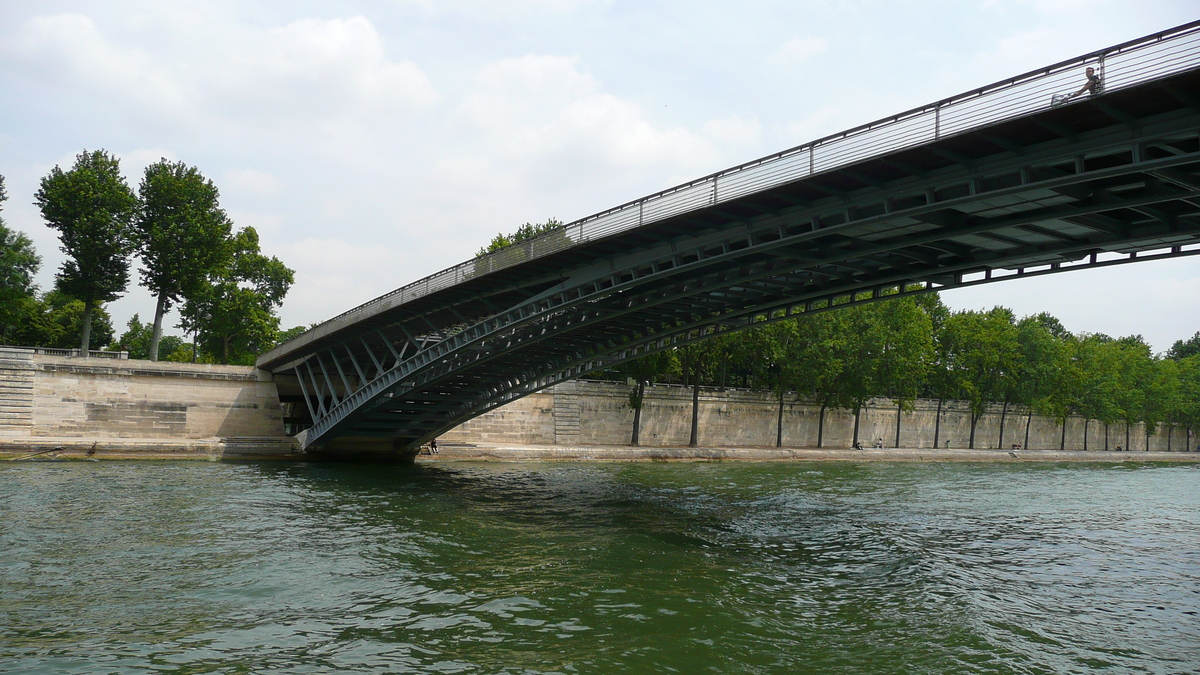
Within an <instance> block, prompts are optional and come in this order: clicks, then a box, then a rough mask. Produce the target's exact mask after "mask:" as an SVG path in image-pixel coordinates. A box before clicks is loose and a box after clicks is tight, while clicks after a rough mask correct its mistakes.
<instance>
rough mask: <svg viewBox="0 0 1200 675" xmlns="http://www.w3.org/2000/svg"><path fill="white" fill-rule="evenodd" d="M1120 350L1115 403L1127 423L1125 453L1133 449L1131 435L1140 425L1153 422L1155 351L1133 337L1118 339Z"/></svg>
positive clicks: (1138, 337)
mask: <svg viewBox="0 0 1200 675" xmlns="http://www.w3.org/2000/svg"><path fill="white" fill-rule="evenodd" d="M1113 348H1115V349H1116V350H1117V387H1116V391H1115V393H1114V400H1115V402H1116V407H1117V410H1118V412H1119V415H1120V419H1121V421H1122V422H1124V423H1125V450H1131V449H1132V448H1131V447H1130V438H1129V432H1130V429H1131V428H1132V427H1133V426H1135V425H1136V424H1137V423H1138V422H1147V426H1149V422H1150V421H1151V417H1152V416H1153V415H1152V414H1151V410H1150V406H1151V405H1152V404H1151V402H1150V400H1149V395H1150V394H1151V392H1152V387H1153V382H1152V380H1153V378H1154V372H1153V370H1152V369H1153V360H1154V357H1153V352H1152V351H1151V349H1150V345H1148V344H1146V343H1145V341H1144V340H1142V336H1140V335H1133V336H1129V337H1123V338H1120V339H1118V340H1115V341H1114V343H1113Z"/></svg>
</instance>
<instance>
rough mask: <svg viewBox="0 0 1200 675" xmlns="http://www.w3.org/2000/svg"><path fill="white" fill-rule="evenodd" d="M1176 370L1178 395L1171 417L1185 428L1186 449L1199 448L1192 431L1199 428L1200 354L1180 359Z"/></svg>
mask: <svg viewBox="0 0 1200 675" xmlns="http://www.w3.org/2000/svg"><path fill="white" fill-rule="evenodd" d="M1176 372H1177V375H1178V377H1179V397H1178V399H1177V403H1176V406H1175V410H1174V412H1173V414H1172V415H1171V419H1172V420H1173V421H1174V422H1175V423H1176V424H1178V425H1180V426H1183V427H1185V428H1186V429H1187V437H1186V440H1185V441H1184V443H1185V444H1186V446H1187V447H1186V449H1187V450H1192V449H1200V448H1195V446H1194V445H1193V442H1192V431H1193V430H1194V429H1200V354H1197V355H1195V356H1188V357H1185V358H1182V359H1180V360H1179V368H1178V369H1177V371H1176Z"/></svg>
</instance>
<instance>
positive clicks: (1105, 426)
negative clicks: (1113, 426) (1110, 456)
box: [1104, 422, 1108, 452]
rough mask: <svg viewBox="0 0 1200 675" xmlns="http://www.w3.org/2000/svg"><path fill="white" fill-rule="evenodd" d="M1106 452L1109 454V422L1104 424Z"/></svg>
mask: <svg viewBox="0 0 1200 675" xmlns="http://www.w3.org/2000/svg"><path fill="white" fill-rule="evenodd" d="M1104 451H1105V452H1108V422H1105V423H1104Z"/></svg>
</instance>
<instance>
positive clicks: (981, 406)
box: [944, 307, 1019, 448]
mask: <svg viewBox="0 0 1200 675" xmlns="http://www.w3.org/2000/svg"><path fill="white" fill-rule="evenodd" d="M944 339H945V341H946V346H947V356H948V359H949V366H950V371H951V373H952V377H953V378H954V381H955V385H954V386H955V387H956V388H957V389H958V390H959V391H961V392H962V393H963V394H964V395H965V396H966V399H967V402H968V403H969V404H970V407H971V436H970V447H971V448H974V447H975V429H976V427H977V426H978V423H979V419H980V418H981V417H983V413H984V412H985V411H986V409H987V405H988V403H991V402H993V401H999V400H1002V399H1003V398H1004V396H1005V393H1006V391H1007V390H1008V388H1009V387H1010V386H1011V382H1012V380H1011V374H1012V373H1013V372H1014V371H1015V370H1016V369H1017V365H1018V363H1017V361H1018V356H1017V355H1018V353H1019V352H1018V345H1017V328H1016V325H1015V322H1014V317H1013V314H1012V311H1010V310H1008V309H1006V308H1003V307H996V308H994V309H992V310H991V311H988V312H976V311H964V312H958V313H956V314H954V315H953V316H951V317H950V318H949V319H947V320H946V325H945V338H944Z"/></svg>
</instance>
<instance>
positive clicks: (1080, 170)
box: [275, 88, 1200, 450]
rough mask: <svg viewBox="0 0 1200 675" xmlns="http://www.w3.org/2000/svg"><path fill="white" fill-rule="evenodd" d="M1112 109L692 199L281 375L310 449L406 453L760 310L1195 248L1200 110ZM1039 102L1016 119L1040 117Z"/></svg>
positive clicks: (347, 341)
mask: <svg viewBox="0 0 1200 675" xmlns="http://www.w3.org/2000/svg"><path fill="white" fill-rule="evenodd" d="M1164 90H1165V88H1164ZM1119 105H1120V101H1114V102H1112V103H1109V104H1106V106H1107V107H1108V108H1109V109H1110V111H1111V112H1115V113H1117V114H1111V112H1109V113H1106V112H1104V111H1099V112H1100V114H1104V115H1107V116H1108V117H1109V118H1111V119H1110V121H1109V123H1107V124H1104V125H1096V124H1095V123H1092V124H1091V125H1090V128H1089V125H1086V124H1085V125H1082V127H1084V128H1083V129H1082V130H1080V129H1072V128H1066V127H1063V126H1062V125H1061V123H1054V125H1056V126H1057V127H1058V131H1057V132H1055V133H1054V134H1053V135H1051V136H1050V137H1048V138H1047V137H1046V136H1044V135H1043V136H1042V137H1041V138H1040V140H1037V141H1035V142H1021V140H1020V139H1021V135H1020V134H1018V133H1015V132H1014V126H1016V125H1014V124H1012V123H1009V124H1004V125H996V126H995V127H993V128H989V129H986V130H980V131H979V132H978V134H977V138H971V139H969V141H970V143H979V142H980V141H982V142H987V143H990V147H989V148H988V149H987V150H985V151H983V152H980V151H978V150H975V151H973V152H972V151H970V150H969V149H968V150H962V149H960V150H961V151H957V152H954V153H953V154H955V155H956V156H958V157H960V158H962V159H963V162H964V163H962V164H960V165H949V166H944V167H941V168H935V169H932V170H930V169H923V168H921V167H918V166H915V165H914V164H913V163H912V155H913V154H914V153H913V151H911V150H910V151H905V152H904V153H897V154H896V155H895V156H885V157H881V158H875V159H873V160H870V161H871V162H874V163H875V168H874V170H875V171H876V173H878V171H879V169H878V167H879V166H889V167H895V166H897V165H899V166H902V167H904V169H903V170H901V171H897V172H896V173H897V174H898V177H896V178H893V179H891V180H888V179H886V178H883V179H881V178H876V177H873V176H872V175H870V174H869V173H868V172H869V171H871V170H872V167H857V166H856V167H851V168H850V169H848V170H847V171H848V174H847V176H848V177H849V179H850V180H854V179H855V178H854V176H853V174H856V173H857V174H862V175H860V176H859V177H858V181H859V185H860V186H861V187H859V188H858V189H850V190H844V189H838V190H837V192H839V193H840V194H838V195H836V196H827V197H819V198H813V197H811V196H810V195H809V194H805V190H802V189H788V190H780V191H778V192H779V194H761V195H751V196H750V197H747V198H746V199H742V200H739V201H736V202H730V203H726V204H722V205H721V206H720V208H719V209H717V208H714V209H709V210H699V211H696V212H694V213H690V214H685V215H684V216H681V217H679V218H676V219H673V221H672V222H668V223H666V224H664V225H662V226H660V228H659V229H660V230H662V234H660V235H659V236H654V237H652V236H645V235H643V234H642V233H641V232H639V231H635V232H634V233H631V235H630V236H627V237H623V239H624V241H625V246H621V245H620V242H618V245H616V246H613V247H610V248H611V251H610V252H609V253H607V254H606V255H603V256H597V257H595V258H594V259H590V260H587V261H584V263H583V264H576V265H574V266H573V267H563V268H561V269H557V270H553V269H552V270H549V271H547V272H545V273H542V274H541V277H540V278H538V279H533V280H532V281H527V282H526V283H525V284H524V286H523V287H521V288H517V289H513V288H508V289H503V290H504V292H505V293H506V295H496V294H493V295H491V296H489V295H487V294H478V295H477V296H476V297H469V298H461V297H460V298H457V299H450V300H447V301H445V302H443V303H442V304H441V305H440V306H438V305H433V306H429V305H427V306H426V307H425V308H424V309H423V310H421V311H418V310H417V309H415V308H414V310H413V311H411V312H408V313H403V312H402V313H399V314H397V315H395V316H393V317H391V318H377V319H375V320H373V321H364V322H363V325H362V326H360V327H359V330H354V331H349V332H347V334H346V335H345V336H344V337H341V339H339V340H337V341H334V342H331V343H329V344H326V345H322V346H321V348H320V349H317V350H314V351H312V352H311V353H309V354H307V355H304V356H303V357H302V358H300V359H298V360H297V362H295V363H291V364H287V367H286V368H280V369H276V371H275V372H281V371H283V370H287V371H291V372H294V373H295V375H296V377H297V380H298V382H299V386H300V388H301V390H302V392H303V399H304V401H305V404H306V406H307V407H308V410H309V411H310V412H311V415H312V418H313V424H312V426H311V427H310V428H309V429H307V430H306V431H304V432H302V433H301V434H300V438H301V441H302V443H303V444H304V445H305V446H306V447H322V446H327V447H336V446H337V445H338V441H337V439H361V438H364V437H376V438H384V439H392V441H393V442H394V446H395V447H396V448H397V449H401V450H403V449H406V448H412V447H414V446H416V445H418V444H420V443H421V442H423V441H425V440H427V439H428V438H430V437H433V436H435V435H437V434H439V433H442V432H443V431H445V430H447V429H449V428H452V427H454V426H456V425H458V424H461V423H462V422H464V421H466V420H469V419H471V418H472V417H475V416H477V415H479V414H482V413H483V412H486V411H487V410H490V409H492V408H495V407H497V406H499V405H503V404H504V403H507V402H509V401H512V400H515V399H517V398H520V397H521V396H525V395H528V394H530V393H533V392H535V391H538V390H540V389H542V388H544V387H547V386H550V385H552V384H554V383H557V382H561V381H563V380H567V379H570V378H572V377H577V376H579V375H581V374H583V373H586V372H589V371H591V370H595V369H597V368H602V367H608V366H611V365H615V364H617V363H620V362H622V361H625V360H628V359H632V358H637V357H640V356H642V355H645V354H648V353H651V352H653V351H657V350H662V349H670V348H673V347H675V346H678V345H681V344H685V343H687V342H690V341H694V340H699V339H705V338H708V337H712V336H713V335H717V334H720V333H724V332H728V331H731V330H738V329H741V328H745V327H747V326H750V325H754V324H757V323H762V322H765V321H774V320H779V319H782V318H786V317H792V316H796V315H798V314H803V313H808V312H816V311H825V310H829V309H835V308H838V307H842V306H845V305H848V304H853V303H856V302H870V301H874V300H877V299H879V298H881V297H885V296H887V295H889V294H896V293H910V292H926V291H930V290H936V289H941V288H954V287H959V286H964V285H971V284H977V283H991V282H995V281H999V280H1002V279H1004V278H1009V277H1011V276H1021V275H1025V276H1028V275H1035V274H1050V273H1057V272H1061V271H1067V270H1070V269H1080V268H1086V267H1093V266H1104V265H1113V264H1123V263H1127V262H1133V261H1137V260H1144V259H1148V258H1163V257H1175V256H1181V255H1192V254H1196V253H1200V137H1198V135H1197V131H1198V130H1200V111H1198V110H1197V109H1196V108H1195V107H1194V106H1189V105H1188V104H1187V103H1186V101H1185V102H1183V105H1180V106H1177V107H1176V108H1174V109H1171V110H1169V111H1166V112H1156V113H1155V114H1151V115H1147V116H1144V117H1138V116H1137V115H1136V114H1135V113H1126V112H1122V110H1121V109H1120V108H1119V107H1114V106H1119ZM1032 117H1033V119H1027V120H1020V121H1022V122H1025V123H1026V124H1032V125H1035V126H1037V127H1039V128H1045V127H1046V123H1045V120H1040V119H1037V118H1036V117H1037V116H1032ZM1119 118H1124V119H1119ZM970 143H964V144H963V145H965V146H966V147H967V148H970ZM964 152H971V154H970V155H967V154H964ZM934 154H936V155H938V156H940V155H941V154H944V153H934ZM839 178H840V177H839ZM827 182H830V181H827ZM868 183H869V185H868ZM809 192H810V193H811V191H809ZM817 192H821V191H820V190H817ZM798 195H803V197H804V198H798ZM500 298H503V299H504V300H506V301H508V304H507V306H504V305H502V304H500V300H499V299H500ZM514 298H515V300H514ZM352 443H353V441H351V444H352Z"/></svg>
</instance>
